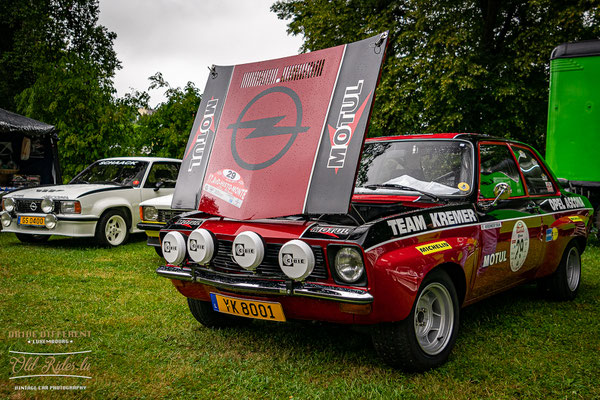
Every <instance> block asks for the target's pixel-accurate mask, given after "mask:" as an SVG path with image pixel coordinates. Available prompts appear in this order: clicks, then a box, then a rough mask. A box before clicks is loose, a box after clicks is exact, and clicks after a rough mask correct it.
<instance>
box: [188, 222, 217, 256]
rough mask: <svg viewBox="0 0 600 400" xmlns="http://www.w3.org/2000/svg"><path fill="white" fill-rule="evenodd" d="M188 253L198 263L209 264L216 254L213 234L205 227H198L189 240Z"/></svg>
mask: <svg viewBox="0 0 600 400" xmlns="http://www.w3.org/2000/svg"><path fill="white" fill-rule="evenodd" d="M187 245H188V254H189V255H190V258H191V259H192V260H194V261H195V262H197V263H198V264H201V265H204V264H208V263H209V262H210V260H212V258H213V256H214V254H215V240H214V239H213V235H212V234H211V233H210V232H209V231H207V230H206V229H203V228H198V229H196V230H194V231H192V233H190V236H189V237H188V240H187Z"/></svg>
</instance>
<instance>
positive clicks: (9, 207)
mask: <svg viewBox="0 0 600 400" xmlns="http://www.w3.org/2000/svg"><path fill="white" fill-rule="evenodd" d="M3 203H4V209H5V210H6V211H8V212H13V210H14V209H15V200H14V199H13V198H11V197H7V198H5V199H4V201H3Z"/></svg>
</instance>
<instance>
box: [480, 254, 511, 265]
mask: <svg viewBox="0 0 600 400" xmlns="http://www.w3.org/2000/svg"><path fill="white" fill-rule="evenodd" d="M503 262H506V250H504V251H498V252H496V253H492V254H488V255H485V256H483V265H482V267H483V268H487V267H490V266H492V265H494V264H499V263H503Z"/></svg>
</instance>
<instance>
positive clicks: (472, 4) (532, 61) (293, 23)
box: [271, 0, 600, 149]
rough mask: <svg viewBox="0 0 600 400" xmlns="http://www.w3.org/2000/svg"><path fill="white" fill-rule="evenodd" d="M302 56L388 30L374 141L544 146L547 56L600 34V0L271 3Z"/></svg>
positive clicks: (372, 132) (373, 124) (322, 0)
mask: <svg viewBox="0 0 600 400" xmlns="http://www.w3.org/2000/svg"><path fill="white" fill-rule="evenodd" d="M271 9H272V11H274V12H275V13H276V14H277V15H278V17H279V18H280V19H284V20H288V21H289V22H288V33H290V34H292V35H303V36H304V45H303V48H302V50H303V51H312V50H317V49H320V48H325V47H329V46H334V45H339V44H342V43H345V42H349V41H353V40H358V39H361V38H364V37H366V36H369V35H373V34H375V33H377V32H381V31H384V30H389V31H390V43H389V47H388V53H387V57H386V61H385V64H384V72H383V75H382V80H381V82H380V85H379V87H378V89H377V93H376V94H377V99H376V102H375V109H374V113H373V117H372V122H371V128H370V129H371V130H370V135H371V136H379V135H388V134H401V133H411V132H440V131H445V132H479V133H486V134H490V135H495V136H502V137H509V138H515V139H519V140H523V141H526V142H529V143H532V144H534V145H535V146H536V147H537V148H538V149H543V147H544V137H545V131H546V118H547V101H548V71H549V57H550V53H551V51H552V49H553V48H554V47H556V46H557V45H558V44H560V43H563V42H567V41H577V40H585V39H593V38H598V37H600V7H599V2H598V0H563V1H560V2H557V1H552V0H531V1H522V0H505V1H501V0H478V1H476V0H459V1H449V0H442V1H439V0H401V1H384V0H331V1H327V0H314V1H310V2H304V1H300V0H287V1H278V2H276V3H275V4H273V6H272V7H271Z"/></svg>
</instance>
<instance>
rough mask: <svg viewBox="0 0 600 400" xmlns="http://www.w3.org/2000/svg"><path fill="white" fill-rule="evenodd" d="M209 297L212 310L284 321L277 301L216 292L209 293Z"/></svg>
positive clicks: (239, 315)
mask: <svg viewBox="0 0 600 400" xmlns="http://www.w3.org/2000/svg"><path fill="white" fill-rule="evenodd" d="M210 298H211V300H212V306H213V310H215V311H218V312H221V313H225V314H231V315H236V316H238V317H246V318H255V319H266V320H268V321H282V322H285V315H284V314H283V308H282V307H281V304H279V303H271V302H268V301H254V300H245V299H238V298H235V297H229V296H223V295H220V294H216V293H211V294H210Z"/></svg>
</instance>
